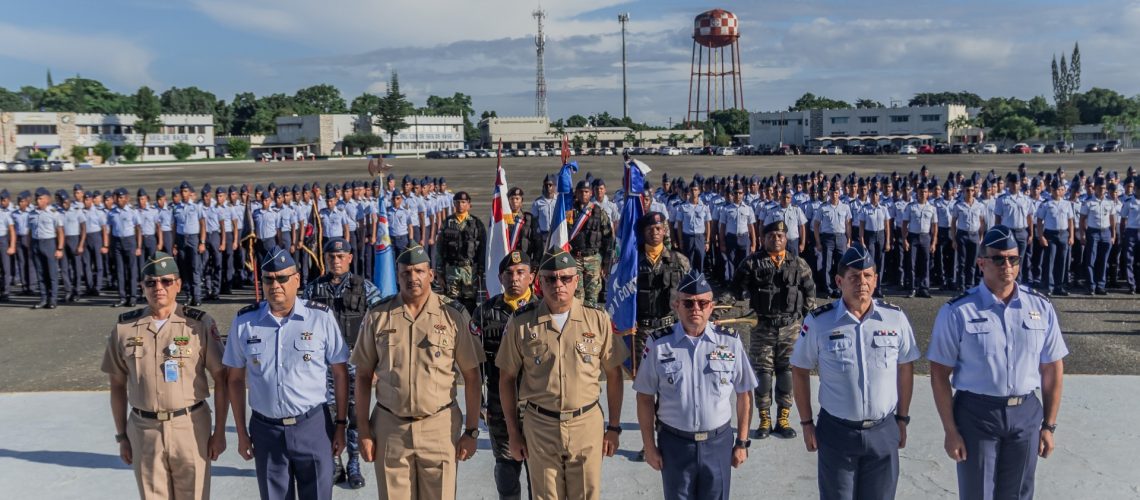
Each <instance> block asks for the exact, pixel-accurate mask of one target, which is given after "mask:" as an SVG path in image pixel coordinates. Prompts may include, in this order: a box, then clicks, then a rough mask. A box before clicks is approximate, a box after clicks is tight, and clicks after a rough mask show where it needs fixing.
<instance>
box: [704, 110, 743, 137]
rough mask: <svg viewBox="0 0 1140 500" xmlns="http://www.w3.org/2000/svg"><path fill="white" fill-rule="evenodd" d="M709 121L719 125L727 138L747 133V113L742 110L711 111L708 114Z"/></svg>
mask: <svg viewBox="0 0 1140 500" xmlns="http://www.w3.org/2000/svg"><path fill="white" fill-rule="evenodd" d="M709 121H711V122H713V123H715V124H717V125H719V126H720V129H721V130H722V131H724V132H725V133H726V134H728V135H729V136H733V135H740V134H747V133H748V128H749V125H748V111H745V110H743V109H724V110H719V111H713V112H712V113H709Z"/></svg>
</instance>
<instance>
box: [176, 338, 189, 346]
mask: <svg viewBox="0 0 1140 500" xmlns="http://www.w3.org/2000/svg"><path fill="white" fill-rule="evenodd" d="M174 343H175V344H176V345H190V337H174Z"/></svg>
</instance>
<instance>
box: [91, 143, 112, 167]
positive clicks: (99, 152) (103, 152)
mask: <svg viewBox="0 0 1140 500" xmlns="http://www.w3.org/2000/svg"><path fill="white" fill-rule="evenodd" d="M92 150H94V152H95V156H98V157H99V160H100V162H101V163H107V162H108V161H110V160H111V156H113V155H114V154H115V147H114V146H112V145H111V143H109V142H107V141H99V142H98V143H96V144H95V147H94V148H92Z"/></svg>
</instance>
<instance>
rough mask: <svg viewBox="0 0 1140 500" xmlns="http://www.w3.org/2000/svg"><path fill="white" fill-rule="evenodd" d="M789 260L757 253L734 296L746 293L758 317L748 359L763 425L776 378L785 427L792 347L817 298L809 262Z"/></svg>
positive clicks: (737, 278) (744, 267)
mask: <svg viewBox="0 0 1140 500" xmlns="http://www.w3.org/2000/svg"><path fill="white" fill-rule="evenodd" d="M784 255H785V256H784V259H783V261H782V262H780V263H779V264H778V265H777V263H776V262H774V261H773V260H772V257H770V256H769V255H768V253H767V252H764V251H760V252H755V253H753V254H752V255H750V256H748V258H747V259H745V260H744V262H743V263H742V264H741V266H740V269H739V270H737V272H736V274H735V275H734V276H733V280H732V291H733V293H734V294H735V295H736V297H737V298H743V296H744V292H746V291H747V292H748V293H749V306H750V307H751V308H752V310H753V311H755V312H756V320H757V321H756V327H755V328H753V329H752V333H751V335H750V338H749V339H748V340H749V342H748V357H749V358H750V359H751V360H752V367H753V370H755V372H756V378H757V379H759V381H760V385H759V386H757V387H756V391H755V395H756V406H757V407H758V408H759V409H760V412H761V419H760V420H761V422H762V423H763V422H765V420H766V419H765V417H766V416H767V415H768V411H769V410H768V409H769V407H771V406H772V385H773V376H775V385H776V407H777V408H778V409H779V410H780V411H781V413H780V416H781V424H784V423H786V422H784V420H786V418H787V415H786V412H787V411H790V409H791V407H792V371H791V363H790V359H791V357H792V346H794V345H795V342H796V334H797V333H798V332H799V328H800V322H801V321H803V318H804V316H805V315H806V314H807V313H808V312H809V311H811V308H812V298H813V297H815V281H814V280H813V277H812V270H811V267H809V266H808V263H807V261H805V260H803V259H802V258H800V257H796V256H794V255H792V254H790V253H785V254H784ZM762 427H764V425H763V424H762ZM763 435H766V434H763V432H762V436H763ZM793 435H794V433H793Z"/></svg>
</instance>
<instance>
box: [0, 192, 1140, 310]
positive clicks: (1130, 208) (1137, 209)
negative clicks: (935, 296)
mask: <svg viewBox="0 0 1140 500" xmlns="http://www.w3.org/2000/svg"><path fill="white" fill-rule="evenodd" d="M1126 182H1128V181H1126ZM1120 221H1121V222H1120V229H1121V231H1122V235H1121V238H1120V240H1121V245H1123V247H1124V249H1123V253H1124V269H1125V271H1124V273H1125V274H1124V275H1125V278H1127V280H1128V288H1129V291H1130V292H1132V293H1136V254H1137V253H1140V198H1138V197H1136V196H1132V197H1131V198H1129V199H1126V200H1124V206H1123V207H1121V209H1120ZM0 246H2V245H0Z"/></svg>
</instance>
